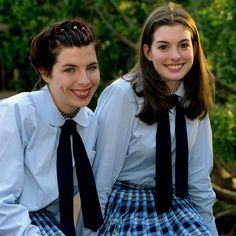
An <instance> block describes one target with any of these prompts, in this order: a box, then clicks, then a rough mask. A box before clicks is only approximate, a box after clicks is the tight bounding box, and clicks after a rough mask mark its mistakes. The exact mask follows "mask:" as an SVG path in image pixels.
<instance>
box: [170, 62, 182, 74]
mask: <svg viewBox="0 0 236 236" xmlns="http://www.w3.org/2000/svg"><path fill="white" fill-rule="evenodd" d="M183 65H184V64H183V63H181V64H175V65H166V67H167V68H168V69H169V70H170V71H172V72H177V71H179V70H180V69H181V68H182V67H183Z"/></svg>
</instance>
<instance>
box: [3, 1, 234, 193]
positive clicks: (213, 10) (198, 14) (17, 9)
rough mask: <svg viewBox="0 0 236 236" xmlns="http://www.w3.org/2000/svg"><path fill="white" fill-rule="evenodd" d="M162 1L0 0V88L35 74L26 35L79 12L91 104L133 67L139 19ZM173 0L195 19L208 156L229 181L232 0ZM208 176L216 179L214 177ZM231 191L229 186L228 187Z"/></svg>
mask: <svg viewBox="0 0 236 236" xmlns="http://www.w3.org/2000/svg"><path fill="white" fill-rule="evenodd" d="M165 2H167V1H164V0H156V1H154V0H143V1H140V0H127V1H125V0H124V1H123V0H86V1H82V0H15V1H13V0H12V1H11V0H0V92H1V91H2V92H4V91H13V92H21V91H30V90H31V89H32V88H33V85H34V83H35V82H36V80H37V79H38V77H37V74H36V73H35V71H34V70H33V69H32V67H31V66H30V62H29V48H30V42H31V40H32V38H33V37H34V36H35V34H37V33H38V32H39V31H41V30H42V29H43V28H44V27H45V26H47V25H49V24H50V23H54V22H55V21H59V20H62V19H66V18H72V17H81V18H83V19H85V20H86V21H87V22H89V23H90V25H91V26H92V28H93V29H94V30H95V32H96V35H97V39H98V42H99V46H100V51H99V63H100V71H101V83H100V87H99V89H98V90H97V93H96V94H95V96H94V99H93V100H92V102H91V104H90V107H91V108H92V109H94V108H95V106H96V100H97V98H98V96H99V94H100V93H101V91H102V90H103V88H104V87H105V86H106V85H107V84H108V83H109V82H111V81H112V80H114V79H115V78H117V77H119V76H120V75H121V74H123V73H126V72H127V71H128V70H129V69H130V68H131V67H132V66H133V62H134V52H135V47H136V42H137V40H138V37H139V33H140V30H141V27H142V24H143V23H144V20H145V18H146V17H147V15H148V14H149V13H150V11H152V10H153V9H154V8H155V7H156V6H158V5H160V4H162V3H165ZM173 2H176V3H179V4H181V5H183V6H184V7H185V8H186V9H187V10H188V11H189V13H190V14H191V15H192V16H193V18H194V19H195V21H196V23H197V25H198V29H199V31H200V36H201V40H202V43H203V49H204V51H205V54H206V56H207V59H208V63H209V65H210V68H211V69H212V71H213V73H214V74H215V76H216V88H217V90H216V105H215V108H214V109H213V110H212V112H211V113H210V117H211V123H212V129H213V142H214V158H215V161H216V162H217V163H220V164H218V166H221V167H222V166H223V167H224V168H226V170H227V171H229V173H230V175H231V180H234V177H235V171H234V170H235V166H236V164H235V163H236V115H235V114H236V103H235V99H236V1H235V0H198V1H196V0H179V1H173ZM222 163H223V164H222ZM229 166H230V167H229ZM215 176H218V173H216V175H215ZM213 181H217V178H216V177H214V176H213ZM222 187H224V186H222ZM231 190H235V189H234V187H231Z"/></svg>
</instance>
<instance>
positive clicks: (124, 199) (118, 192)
mask: <svg viewBox="0 0 236 236" xmlns="http://www.w3.org/2000/svg"><path fill="white" fill-rule="evenodd" d="M99 235H103V236H109V235H112V236H115V235H117V236H123V235H125V236H131V235H132V236H136V235H140V236H151V235H153V236H154V235H155V236H159V235H161V236H163V235H166V236H167V235H168V236H174V235H175V236H176V235H179V236H191V235H193V236H198V235H199V236H212V234H211V233H210V232H209V230H208V228H207V226H206V224H205V223H204V221H203V219H202V218H201V216H200V215H199V214H198V213H197V211H196V210H195V208H194V206H193V203H192V202H191V201H190V199H189V198H185V199H180V198H178V197H176V195H175V194H174V195H173V206H172V207H171V209H170V210H169V211H168V212H166V213H159V214H158V213H157V212H156V210H155V201H154V189H153V188H152V189H151V188H145V187H141V186H137V185H130V184H126V183H123V182H117V183H116V184H115V186H114V187H113V190H112V193H111V196H110V197H109V201H108V203H107V206H106V211H105V220H104V224H103V226H102V227H101V229H100V231H99Z"/></svg>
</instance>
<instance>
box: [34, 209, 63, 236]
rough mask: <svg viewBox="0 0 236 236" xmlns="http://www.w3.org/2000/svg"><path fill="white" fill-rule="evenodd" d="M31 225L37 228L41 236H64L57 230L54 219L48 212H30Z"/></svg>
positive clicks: (57, 226)
mask: <svg viewBox="0 0 236 236" xmlns="http://www.w3.org/2000/svg"><path fill="white" fill-rule="evenodd" d="M30 218H31V221H32V224H33V225H36V226H38V228H39V230H40V233H41V235H42V236H65V234H64V233H63V232H62V231H61V230H60V229H59V225H58V224H57V222H56V219H55V218H54V216H52V214H50V212H49V211H47V210H45V209H43V210H41V211H37V212H30Z"/></svg>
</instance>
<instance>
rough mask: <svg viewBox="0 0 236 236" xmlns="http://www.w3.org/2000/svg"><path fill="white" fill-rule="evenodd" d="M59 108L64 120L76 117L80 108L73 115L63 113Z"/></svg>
mask: <svg viewBox="0 0 236 236" xmlns="http://www.w3.org/2000/svg"><path fill="white" fill-rule="evenodd" d="M57 108H58V110H59V111H60V113H61V114H62V116H63V117H64V118H69V119H71V118H73V117H75V116H76V114H77V113H78V112H79V107H78V108H76V109H75V110H74V111H73V112H71V113H67V112H64V111H62V110H61V109H60V108H59V107H57Z"/></svg>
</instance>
